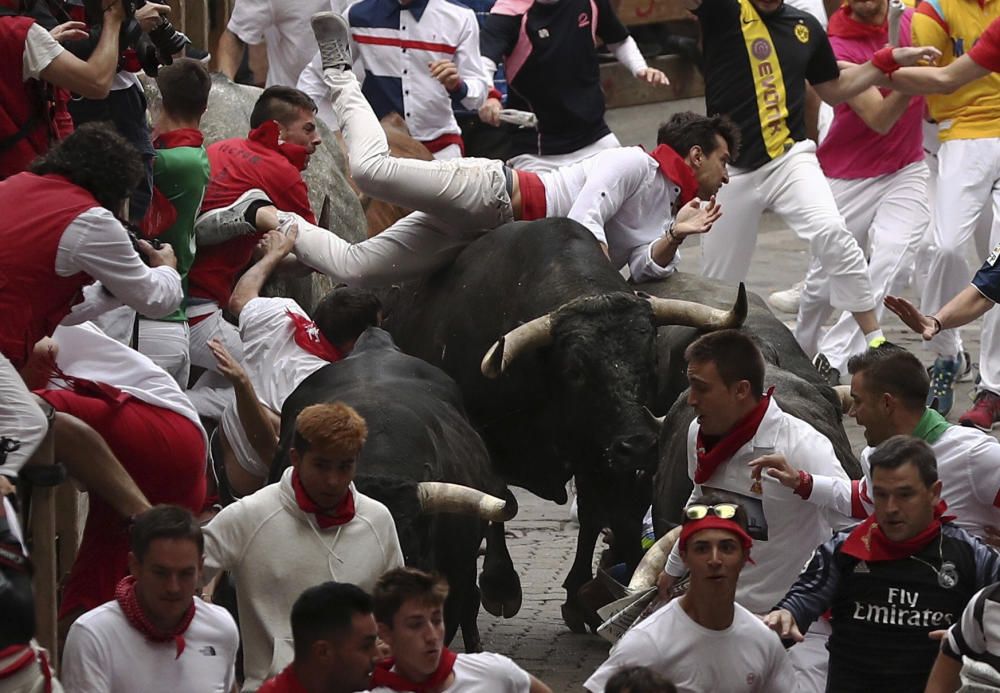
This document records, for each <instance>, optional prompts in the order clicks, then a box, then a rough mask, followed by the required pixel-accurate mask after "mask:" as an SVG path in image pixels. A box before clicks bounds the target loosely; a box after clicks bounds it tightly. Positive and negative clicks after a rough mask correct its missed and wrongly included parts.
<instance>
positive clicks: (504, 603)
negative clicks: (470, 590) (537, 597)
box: [479, 592, 521, 618]
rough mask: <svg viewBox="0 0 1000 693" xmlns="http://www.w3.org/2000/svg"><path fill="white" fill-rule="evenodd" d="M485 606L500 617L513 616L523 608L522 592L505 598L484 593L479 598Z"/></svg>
mask: <svg viewBox="0 0 1000 693" xmlns="http://www.w3.org/2000/svg"><path fill="white" fill-rule="evenodd" d="M479 601H480V602H481V603H482V605H483V608H484V609H486V611H488V612H489V613H491V614H493V615H494V616H499V617H500V618H512V617H514V616H515V615H517V612H518V611H520V610H521V593H520V592H518V593H517V594H514V595H511V596H509V597H507V598H505V599H496V598H494V597H492V596H489V597H488V596H487V595H486V594H485V593H483V595H482V597H481V598H480V600H479Z"/></svg>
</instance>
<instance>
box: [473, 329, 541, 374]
mask: <svg viewBox="0 0 1000 693" xmlns="http://www.w3.org/2000/svg"><path fill="white" fill-rule="evenodd" d="M551 342H552V318H551V316H550V315H548V314H546V315H543V316H541V317H538V318H535V319H534V320H529V321H528V322H526V323H524V324H523V325H520V326H518V327H515V328H514V329H513V330H511V331H510V332H508V333H507V334H505V335H504V336H503V337H501V338H500V339H498V340H497V341H496V343H495V344H494V345H493V346H491V347H490V350H489V351H487V352H486V356H484V357H483V362H482V364H481V365H480V370H482V372H483V375H485V376H486V377H487V378H496V377H497V376H499V375H500V374H501V373H503V372H504V370H506V369H507V366H509V365H510V364H511V362H512V361H513V360H514V359H516V358H517V357H518V356H520V355H521V354H523V353H525V352H528V351H532V350H534V349H538V348H539V347H543V346H546V345H547V344H550V343H551Z"/></svg>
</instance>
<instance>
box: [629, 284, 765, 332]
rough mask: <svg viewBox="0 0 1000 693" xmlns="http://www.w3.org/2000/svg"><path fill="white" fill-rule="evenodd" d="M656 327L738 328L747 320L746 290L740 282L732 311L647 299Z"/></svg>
mask: <svg viewBox="0 0 1000 693" xmlns="http://www.w3.org/2000/svg"><path fill="white" fill-rule="evenodd" d="M649 303H650V305H652V307H653V321H654V322H655V323H656V325H687V326H688V327H697V328H699V329H702V330H725V329H729V328H735V327H740V326H741V325H742V324H743V323H744V321H746V319H747V310H748V302H747V289H746V287H745V286H744V285H743V282H740V288H739V292H738V293H737V294H736V303H735V304H734V305H733V308H732V310H718V309H716V308H709V307H708V306H706V305H702V304H701V303H694V302H692V301H678V300H676V299H672V298H658V297H656V296H653V297H650V298H649Z"/></svg>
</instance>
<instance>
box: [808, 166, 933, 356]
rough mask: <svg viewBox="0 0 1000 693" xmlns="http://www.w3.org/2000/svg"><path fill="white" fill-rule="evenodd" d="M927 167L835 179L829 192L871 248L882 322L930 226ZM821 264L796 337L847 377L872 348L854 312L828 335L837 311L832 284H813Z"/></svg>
mask: <svg viewBox="0 0 1000 693" xmlns="http://www.w3.org/2000/svg"><path fill="white" fill-rule="evenodd" d="M927 178H928V172H927V164H925V163H924V162H923V161H918V162H916V163H913V164H910V165H909V166H906V167H905V168H902V169H900V170H899V171H896V172H895V173H890V174H887V175H884V176H879V177H877V178H858V179H851V180H847V179H842V178H839V179H838V178H831V179H830V189H831V190H832V191H833V197H834V199H835V200H836V201H837V207H838V208H839V209H840V213H841V214H842V215H843V216H844V221H845V222H846V224H847V230H848V231H850V232H851V235H852V236H854V238H855V240H856V241H857V242H858V245H859V246H860V247H861V248H869V247H870V248H871V250H870V254H869V260H868V276H869V278H870V280H871V286H872V291H873V292H874V293H875V313H876V315H877V316H878V317H879V319H881V317H882V311H883V308H882V299H883V298H885V295H886V294H887V293H888V292H889V290H890V288H891V287H892V285H893V283H894V282H896V279H897V277H898V276H899V275H900V274H901V273H906V272H908V271H909V268H910V267H912V266H913V262H914V258H915V255H916V248H917V246H918V245H919V243H920V239H921V238H922V237H923V235H924V232H925V230H926V228H927V225H928V224H929V223H930V218H931V210H930V205H929V204H928V202H927ZM821 272H822V269H821V268H820V265H819V262H818V261H817V260H816V258H812V260H811V261H810V263H809V272H808V273H807V274H806V282H805V287H803V294H805V293H806V292H811V291H816V292H817V295H815V296H810V297H809V299H808V300H806V299H805V297H803V302H804V303H805V304H806V305H808V306H809V310H808V311H805V310H802V311H799V324H798V329H797V335H798V337H799V343H800V344H801V345H802V348H803V349H804V350H805V352H806V353H807V354H809V355H810V356H813V355H814V354H815V353H816V352H817V351H818V352H819V353H822V354H824V355H826V357H827V359H829V361H830V365H832V366H833V367H834V368H836V369H838V370H839V371H840V372H841V373H842V374H844V373H847V369H846V366H847V360H848V359H849V358H850V357H851V356H852V355H854V354H857V353H860V352H862V351H864V350H865V349H866V348H867V344H866V343H865V337H864V334H862V332H861V328H859V327H858V324H857V322H855V321H854V317H853V316H852V315H851V314H850V313H843V314H842V315H841V316H840V319H839V320H837V322H836V324H835V325H834V326H833V327H831V328H830V329H829V330H828V331H827V332H826V334H825V335H823V336H822V337H821V336H820V334H821V332H822V328H823V325H824V324H825V323H826V320H827V318H829V317H830V315H831V313H832V312H833V307H832V306H831V305H830V300H829V285H828V284H827V283H826V282H823V281H818V280H814V281H810V278H811V277H810V275H813V274H817V273H821Z"/></svg>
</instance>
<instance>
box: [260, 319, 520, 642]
mask: <svg viewBox="0 0 1000 693" xmlns="http://www.w3.org/2000/svg"><path fill="white" fill-rule="evenodd" d="M321 402H345V403H346V404H349V405H350V406H352V407H354V409H356V410H357V411H358V413H359V414H361V416H362V417H364V419H365V421H366V422H367V424H368V440H367V442H366V444H365V446H364V448H363V450H362V453H361V458H360V460H359V461H358V472H357V477H356V479H355V484H356V485H357V487H358V489H359V490H360V491H362V492H363V493H365V494H367V495H369V496H371V497H373V498H375V499H376V500H379V501H381V502H382V503H384V504H385V505H386V506H387V507H388V508H389V510H390V511H391V512H392V516H393V519H394V520H395V524H396V528H397V531H398V533H399V540H400V545H401V546H402V549H403V555H404V559H405V561H406V564H407V565H413V566H417V567H420V568H424V569H428V570H431V569H433V570H437V571H439V572H441V573H442V574H443V575H444V576H445V577H446V578H447V579H448V582H449V584H450V585H451V593H450V594H449V597H448V601H447V603H446V604H445V620H446V625H447V628H446V637H447V639H448V641H449V642H450V640H451V638H452V637H453V636H454V635H455V632H456V630H457V628H458V626H459V625H461V627H462V638H463V641H464V643H465V647H466V649H467V650H469V651H478V650H480V649H482V648H481V643H480V639H479V630H478V627H477V625H476V618H477V616H478V613H479V602H480V591H479V588H477V586H476V559H477V555H478V551H479V547H480V545H481V543H482V540H483V536H484V532H485V533H486V536H487V552H486V559H485V562H484V566H483V574H482V575H481V577H480V581H479V584H480V586H481V587H482V602H483V605H484V606H486V608H487V609H488V610H490V612H491V613H494V614H497V615H499V614H501V613H502V614H503V615H505V616H511V615H513V613H516V611H517V609H518V608H519V607H520V602H521V587H520V581H519V579H518V577H517V574H516V573H515V572H514V567H513V564H512V562H511V559H510V554H509V553H508V552H507V547H506V545H505V543H504V534H503V525H502V524H501V523H491V525H490V527H489V528H488V527H487V522H485V521H483V520H481V519H480V518H479V517H477V516H474V517H470V516H468V515H458V514H455V513H454V512H434V513H431V512H426V508H424V510H422V501H421V498H420V495H419V488H418V483H417V482H425V481H445V482H451V483H455V484H461V485H463V486H467V487H471V488H474V489H478V490H480V491H483V492H485V493H488V494H490V495H492V496H498V497H500V498H504V499H506V500H507V501H508V502H507V509H506V513H505V516H506V517H509V516H511V515H512V514H513V512H516V509H517V503H516V501H515V500H514V498H513V496H512V495H511V494H510V491H509V490H508V489H507V487H506V484H505V483H504V482H503V481H502V480H501V479H500V478H499V477H497V476H496V475H495V474H494V473H493V472H492V468H491V466H490V461H489V456H488V454H487V452H486V448H485V447H484V446H483V442H482V440H481V439H480V438H479V435H478V434H476V432H475V431H474V430H473V429H472V427H471V426H470V425H469V422H468V420H467V419H466V417H465V412H464V409H463V407H462V401H461V395H460V393H459V391H458V389H457V388H456V386H455V383H454V381H452V380H451V378H449V377H448V376H446V375H445V374H444V373H442V372H441V370H440V369H438V368H435V367H434V366H431V365H428V364H427V363H424V362H423V361H421V360H420V359H417V358H413V357H412V356H407V355H405V354H402V353H400V351H399V350H398V349H397V348H396V347H395V345H394V344H393V342H392V338H391V337H390V336H389V334H388V333H386V332H384V331H382V330H380V329H378V328H369V329H368V330H367V331H365V333H364V334H362V336H361V337H360V338H359V339H358V342H357V344H356V345H355V348H354V351H353V352H352V353H351V355H350V356H349V357H348V358H346V359H344V360H343V361H340V362H339V363H335V364H331V365H329V366H326V367H324V368H321V369H320V370H318V371H316V372H315V373H313V374H312V375H311V376H309V377H308V378H306V379H305V380H304V381H303V382H302V383H301V384H300V385H299V386H298V387H297V388H296V389H295V391H294V392H293V393H292V394H291V395H289V397H288V399H287V400H285V404H284V406H283V407H282V412H281V442H280V446H279V449H278V453H277V455H276V458H275V464H274V465H273V467H272V481H273V480H275V479H277V478H278V477H279V476H280V474H281V471H282V470H284V469H285V468H286V467H287V466H288V464H289V455H288V452H289V449H290V448H291V442H292V441H291V437H292V431H293V428H294V422H295V419H296V417H297V416H298V414H299V412H301V411H302V409H304V408H305V407H307V406H309V405H311V404H317V403H321ZM424 506H426V502H424Z"/></svg>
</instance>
